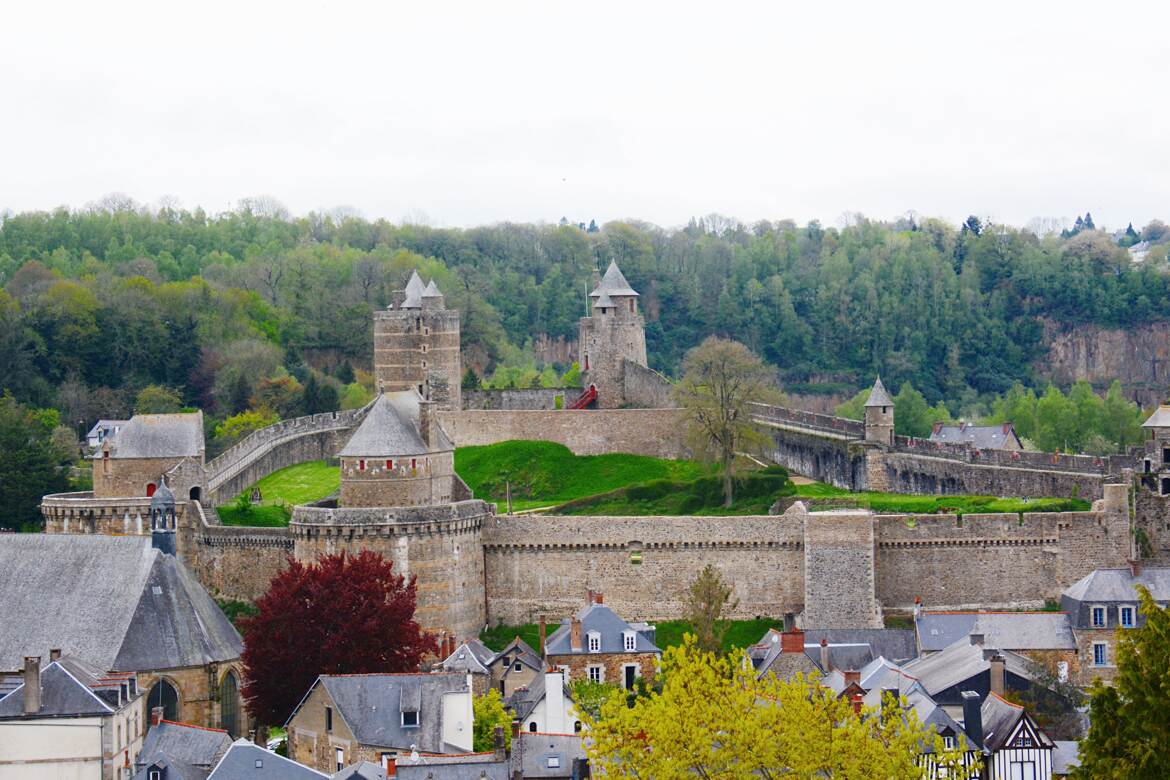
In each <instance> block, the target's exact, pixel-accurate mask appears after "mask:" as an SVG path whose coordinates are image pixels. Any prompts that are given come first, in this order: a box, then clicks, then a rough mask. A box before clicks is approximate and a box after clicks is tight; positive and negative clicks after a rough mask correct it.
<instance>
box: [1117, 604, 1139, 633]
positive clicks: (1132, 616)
mask: <svg viewBox="0 0 1170 780" xmlns="http://www.w3.org/2000/svg"><path fill="white" fill-rule="evenodd" d="M1127 613H1128V614H1129V622H1128V623H1127V622H1126V620H1125V616H1126V614H1127ZM1117 625H1119V626H1121V627H1122V628H1133V627H1134V626H1135V625H1137V610H1136V609H1134V608H1133V607H1130V606H1122V607H1118V608H1117Z"/></svg>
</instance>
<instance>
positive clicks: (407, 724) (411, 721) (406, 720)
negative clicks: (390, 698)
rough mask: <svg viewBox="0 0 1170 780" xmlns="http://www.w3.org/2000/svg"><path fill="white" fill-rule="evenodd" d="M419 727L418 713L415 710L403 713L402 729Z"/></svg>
mask: <svg viewBox="0 0 1170 780" xmlns="http://www.w3.org/2000/svg"><path fill="white" fill-rule="evenodd" d="M416 726H418V712H417V711H415V710H404V711H403V712H402V727H403V728H413V727H416Z"/></svg>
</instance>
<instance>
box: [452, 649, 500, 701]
mask: <svg viewBox="0 0 1170 780" xmlns="http://www.w3.org/2000/svg"><path fill="white" fill-rule="evenodd" d="M439 652H440V654H441V655H442V656H443V660H442V662H441V663H440V664H439V668H440V669H442V670H443V671H444V672H462V673H464V674H470V675H471V681H472V689H473V690H474V692H475V695H476V696H483V695H484V694H485V693H487V692H488V690H489V689H490V688H491V687H492V670H491V669H489V668H488V664H489V663H491V661H492V659H493V658H495V657H496V651H494V650H492V649H491V648H490V647H488V646H487V645H485V644H484V643H483V642H481V641H479V640H478V639H468V640H467V641H465V642H463V643H462V644H456V640H455V637H447V638H446V639H444V640H443V643H442V644H440V647H439Z"/></svg>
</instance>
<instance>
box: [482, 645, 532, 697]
mask: <svg viewBox="0 0 1170 780" xmlns="http://www.w3.org/2000/svg"><path fill="white" fill-rule="evenodd" d="M487 667H488V674H489V676H490V678H491V686H492V687H493V688H495V689H496V690H498V691H499V692H500V695H501V696H503V697H504V698H505V699H507V698H509V697H510V696H511V695H512V694H514V693H515V692H516V691H517V690H519V689H521V688H528V687H530V686H531V685H532V684H533V682H535V681H536V680H537V679H538V678H539V677H540V676H541V675H542V674H544V670H545V664H544V662H543V661H541V660H540V656H539V655H537V654H536V651H535V650H533V649H532V648H531V647H529V646H528V644H527V643H526V642H524V640H522V639H521V638H520V637H516V638H515V639H513V640H512V641H511V642H510V643H509V644H508V646H507V647H505V648H504V649H503V650H501V651H500V652H498V653H496V654H495V655H494V656H493V657H492V658H491V659H490V660H489V661H488V663H487Z"/></svg>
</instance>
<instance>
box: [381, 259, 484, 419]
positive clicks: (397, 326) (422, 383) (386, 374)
mask: <svg viewBox="0 0 1170 780" xmlns="http://www.w3.org/2000/svg"><path fill="white" fill-rule="evenodd" d="M462 375H463V374H462V363H461V361H460V357H459V312H458V311H456V310H454V309H448V308H447V307H446V306H445V304H444V302H443V294H442V293H441V292H440V291H439V287H438V285H436V284H435V280H434V279H432V280H431V281H430V282H429V283H425V284H424V283H423V280H422V277H420V276H419V275H418V271H415V272H413V273H411V275H410V280H409V281H408V282H407V283H406V287H404V288H403V289H401V290H398V291H397V292H395V293H394V294H393V295H392V296H391V300H390V305H389V306H388V307H387V308H386V309H384V310H382V311H378V312H375V313H374V382H375V385H376V386H377V389H378V391H379V392H386V393H390V392H401V391H404V390H414V391H415V392H417V393H418V394H419V395H421V396H422V397H423V398H424V399H425V400H428V401H433V402H434V403H435V404H436V405H437V406H438V408H440V409H450V410H458V409H459V408H460V406H461V404H462V397H461V393H460V380H461V379H462Z"/></svg>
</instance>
